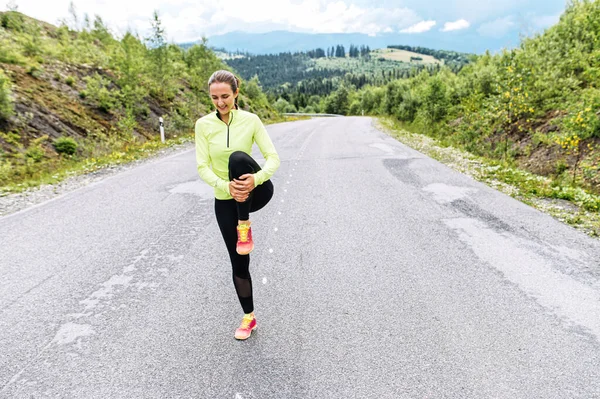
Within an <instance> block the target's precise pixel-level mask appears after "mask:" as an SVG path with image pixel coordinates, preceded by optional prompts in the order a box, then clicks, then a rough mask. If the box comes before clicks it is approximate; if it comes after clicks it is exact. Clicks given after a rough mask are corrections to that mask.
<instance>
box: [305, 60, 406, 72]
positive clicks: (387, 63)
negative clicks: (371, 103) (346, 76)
mask: <svg viewBox="0 0 600 399" xmlns="http://www.w3.org/2000/svg"><path fill="white" fill-rule="evenodd" d="M413 66H414V65H411V64H409V63H402V62H400V61H392V60H384V61H380V60H378V59H377V58H371V59H370V60H364V59H361V58H350V57H346V58H336V57H333V58H317V59H316V60H315V68H321V69H333V70H343V71H348V72H353V73H364V74H376V73H381V71H386V72H387V71H392V70H396V69H407V70H410V69H411V68H412V67H413Z"/></svg>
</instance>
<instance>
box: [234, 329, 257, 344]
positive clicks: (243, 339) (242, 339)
mask: <svg viewBox="0 0 600 399" xmlns="http://www.w3.org/2000/svg"><path fill="white" fill-rule="evenodd" d="M256 327H258V326H254V327H253V328H252V330H250V334H249V335H248V336H247V337H246V338H238V337H236V336H235V335H234V336H233V337H234V338H235V339H237V340H238V341H245V340H247V339H248V338H250V337H251V336H252V332H253V331H254V330H256Z"/></svg>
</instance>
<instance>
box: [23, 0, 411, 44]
mask: <svg viewBox="0 0 600 399" xmlns="http://www.w3.org/2000/svg"><path fill="white" fill-rule="evenodd" d="M73 1H74V4H75V6H76V8H77V12H78V14H79V15H80V19H81V20H83V14H84V13H87V14H88V15H89V16H90V18H91V19H92V20H93V16H94V15H95V14H98V15H100V16H101V17H102V18H103V19H104V21H105V22H106V23H107V25H108V26H109V27H110V28H112V30H113V31H115V32H116V33H121V34H122V33H124V32H125V31H126V30H127V29H128V28H130V29H133V30H137V31H138V32H139V33H140V34H141V35H142V36H144V35H146V34H147V31H148V30H149V28H150V20H151V18H152V13H153V12H154V10H157V11H158V12H159V15H160V17H161V21H162V22H163V26H164V28H165V29H166V33H167V36H168V38H169V40H171V41H176V42H181V41H191V40H196V39H199V38H200V37H201V36H203V35H205V36H213V35H218V34H222V33H226V32H231V31H239V30H245V31H252V32H267V31H271V30H274V29H287V30H291V31H301V32H313V33H350V32H356V33H366V34H370V35H375V34H379V33H384V32H390V31H398V30H401V29H405V28H407V27H410V26H411V25H414V24H416V23H417V22H418V21H419V20H421V19H422V18H420V17H419V15H418V14H417V13H416V12H415V11H413V10H411V9H409V8H406V7H400V6H392V7H383V6H370V5H364V6H358V5H356V4H352V1H353V0H278V1H277V2H274V1H272V0H253V1H248V0H227V1H226V2H214V1H208V0H201V1H197V0H170V1H169V2H165V1H164V0H143V1H142V0H127V1H123V0H86V1H82V0H73ZM70 2H71V0H54V1H48V0H17V4H18V6H19V11H21V12H23V13H25V14H27V15H30V16H32V17H34V18H38V19H42V20H44V21H47V22H50V23H53V24H56V23H58V22H59V20H61V19H68V18H69V3H70Z"/></svg>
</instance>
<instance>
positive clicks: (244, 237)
mask: <svg viewBox="0 0 600 399" xmlns="http://www.w3.org/2000/svg"><path fill="white" fill-rule="evenodd" d="M237 236H238V240H237V245H236V247H235V250H236V251H237V253H238V254H240V255H248V254H249V253H250V252H252V250H253V249H254V241H252V228H251V227H250V222H248V224H238V226H237Z"/></svg>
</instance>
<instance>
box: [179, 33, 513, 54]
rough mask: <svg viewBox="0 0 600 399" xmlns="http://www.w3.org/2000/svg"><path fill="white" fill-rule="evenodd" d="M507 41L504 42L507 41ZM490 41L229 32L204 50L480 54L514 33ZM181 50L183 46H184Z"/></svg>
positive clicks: (456, 36)
mask: <svg viewBox="0 0 600 399" xmlns="http://www.w3.org/2000/svg"><path fill="white" fill-rule="evenodd" d="M507 37H508V38H507ZM507 37H504V38H501V39H494V38H489V37H482V36H481V35H479V34H478V33H477V32H474V31H472V30H466V31H456V32H446V33H441V32H439V31H432V32H425V33H420V34H400V33H394V34H385V35H378V36H369V35H365V34H361V33H331V34H324V33H321V34H310V33H297V32H288V31H275V32H268V33H247V32H230V33H226V34H224V35H218V36H211V37H209V38H208V43H207V44H208V46H210V47H213V48H222V49H226V50H227V51H229V52H235V51H238V50H239V51H241V52H249V53H251V54H278V53H281V52H287V51H291V52H295V51H309V50H312V49H315V48H317V47H321V48H325V47H331V46H336V45H338V44H341V45H344V46H345V47H346V48H348V47H350V45H351V44H354V45H356V46H361V45H365V46H369V47H370V48H372V49H376V48H386V47H388V46H390V45H408V46H420V47H427V48H431V49H437V50H451V51H458V52H463V53H475V54H482V53H484V52H485V51H486V50H488V49H489V50H491V51H497V50H500V49H502V48H512V47H515V46H517V45H518V43H519V37H518V33H517V32H514V34H510V35H509V36H507ZM184 46H185V44H184Z"/></svg>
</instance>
